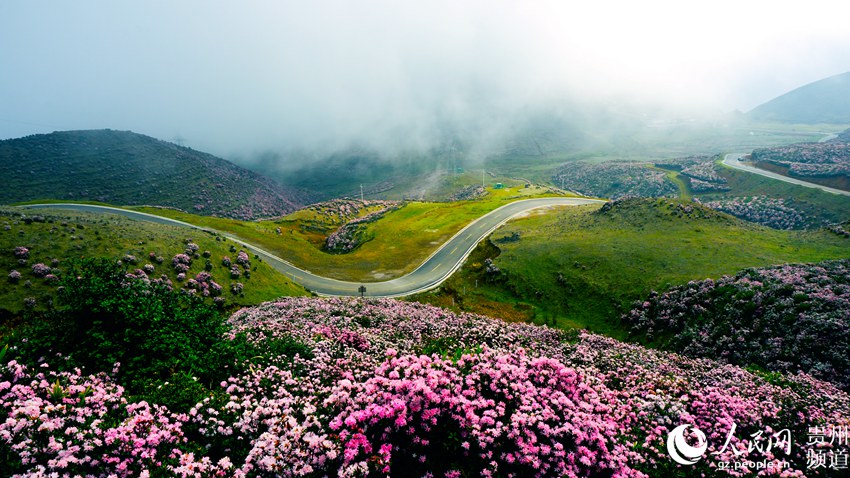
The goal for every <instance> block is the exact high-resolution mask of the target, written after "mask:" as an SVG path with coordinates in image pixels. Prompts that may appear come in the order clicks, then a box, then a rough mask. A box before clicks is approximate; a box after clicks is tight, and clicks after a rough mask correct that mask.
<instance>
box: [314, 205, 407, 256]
mask: <svg viewBox="0 0 850 478" xmlns="http://www.w3.org/2000/svg"><path fill="white" fill-rule="evenodd" d="M399 207H401V206H400V205H399V204H398V203H388V204H387V205H385V206H384V207H382V208H380V209H378V210H376V211H372V212H370V213H369V214H366V215H365V216H361V217H358V218H356V219H352V220H351V221H348V222H347V223H345V224H344V225H343V226H342V227H340V228H339V229H337V230H336V231H334V232H333V233H331V234H330V235H329V236H328V238H327V239H326V240H325V250H326V251H328V252H333V253H338V254H344V253H346V252H351V251H353V250H354V249H355V248H356V247H357V246H359V245H360V244H362V243H364V242H366V241H367V240H368V237H367V235H366V225H367V224H369V223H372V222H375V221H377V220H378V219H381V218H382V217H384V216H385V215H386V214H387V213H389V212H391V211H394V210H396V209H398V208H399Z"/></svg>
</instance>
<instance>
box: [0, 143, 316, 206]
mask: <svg viewBox="0 0 850 478" xmlns="http://www.w3.org/2000/svg"><path fill="white" fill-rule="evenodd" d="M0 175H2V177H3V178H4V180H5V183H6V187H4V188H2V189H1V190H0V203H13V202H21V201H30V200H37V199H60V200H79V201H100V202H106V203H110V204H118V205H155V206H165V207H173V208H178V209H182V210H185V211H191V212H194V213H197V214H203V215H210V216H223V217H232V218H239V219H256V218H261V217H274V216H280V215H284V214H287V213H290V212H292V211H294V210H296V209H298V208H299V207H301V206H303V205H304V204H307V203H309V202H311V200H310V198H311V195H310V194H309V193H306V192H305V191H302V190H297V189H293V188H287V187H283V186H281V185H280V184H278V183H276V182H274V181H273V180H271V179H269V178H267V177H264V176H262V175H260V174H257V173H255V172H253V171H249V170H247V169H245V168H242V167H239V166H237V165H235V164H233V163H230V162H228V161H225V160H224V159H221V158H218V157H216V156H213V155H210V154H207V153H203V152H200V151H195V150H193V149H191V148H185V147H182V146H178V145H176V144H173V143H169V142H165V141H161V140H158V139H155V138H151V137H149V136H144V135H141V134H136V133H133V132H129V131H113V130H88V131H62V132H54V133H50V134H39V135H31V136H26V137H24V138H18V139H10V140H5V141H0Z"/></svg>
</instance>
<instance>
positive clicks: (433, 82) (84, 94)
mask: <svg viewBox="0 0 850 478" xmlns="http://www.w3.org/2000/svg"><path fill="white" fill-rule="evenodd" d="M833 3H834V2H825V1H815V2H811V3H809V4H807V5H806V8H805V9H799V8H791V7H788V6H783V5H775V4H772V3H770V2H763V1H757V2H746V3H745V4H739V3H738V2H733V1H720V2H713V3H712V4H711V5H707V4H700V5H695V4H691V3H686V2H673V1H650V2H640V3H630V2H614V1H602V2H594V3H593V4H592V5H584V4H582V5H567V4H566V2H556V1H544V2H519V1H497V2H484V1H473V2H448V1H440V2H420V3H414V2H392V1H388V0H378V1H368V2H357V3H354V2H341V1H319V2H310V3H309V4H305V3H302V2H272V1H268V2H251V3H249V4H238V5H236V4H230V3H225V2H200V1H191V2H177V3H171V2H164V1H156V2H144V3H138V4H132V5H127V4H123V3H121V4H117V3H113V2H106V1H83V2H74V3H49V4H48V3H42V2H4V3H3V4H0V45H2V46H0V49H2V53H3V58H4V61H3V63H4V75H2V76H0V139H7V138H14V137H20V136H25V135H29V134H37V133H47V132H51V131H54V130H72V129H100V128H111V129H117V130H132V131H135V132H138V133H142V134H147V135H150V136H154V137H157V138H161V139H165V140H170V141H173V140H181V141H183V142H185V144H186V145H187V146H191V147H193V148H195V149H200V150H204V151H208V152H211V153H213V154H217V155H219V156H223V157H234V156H238V157H250V156H251V155H255V154H257V153H260V152H263V151H269V150H283V149H287V148H303V149H308V150H309V149H311V148H317V147H324V148H327V147H336V146H343V145H346V144H348V143H351V142H361V143H363V144H367V145H370V146H375V147H381V146H386V147H390V146H391V147H395V148H406V147H412V148H416V147H427V146H428V145H429V144H430V143H431V142H433V141H434V140H435V138H439V137H440V136H441V135H443V134H445V130H446V129H450V130H463V131H467V132H469V134H474V135H479V136H480V137H481V138H483V139H482V140H487V138H490V137H494V136H497V135H498V134H499V133H500V131H501V129H500V128H504V127H505V125H508V124H515V123H516V122H521V121H523V119H524V118H529V117H532V116H533V115H534V114H535V113H536V112H538V111H541V110H545V111H547V112H549V113H551V112H553V111H554V112H557V113H558V114H561V115H564V116H566V117H570V116H575V117H576V118H579V120H580V118H581V115H580V114H579V113H577V112H576V110H580V109H581V108H594V107H596V106H600V105H601V106H600V107H603V108H609V109H613V110H616V109H617V108H620V107H621V105H622V107H623V108H627V107H628V108H635V111H642V109H645V110H647V111H650V110H651V111H654V112H664V113H667V114H670V115H701V114H706V115H711V114H718V113H723V112H731V111H733V110H736V109H737V110H741V111H747V110H749V109H751V108H753V107H755V106H757V105H759V104H761V103H763V102H765V101H768V100H770V99H772V98H774V97H776V96H779V95H781V94H784V93H786V92H788V91H790V90H792V89H794V88H796V87H799V86H802V85H804V84H807V83H810V82H812V81H816V80H819V79H822V78H826V77H829V76H833V75H836V74H841V73H844V72H846V71H848V70H850V48H847V46H848V45H850V30H848V29H847V28H846V26H845V25H844V24H843V17H842V16H841V15H837V14H832V15H831V14H830V13H829V12H830V10H831V9H834V8H835V7H834V6H833Z"/></svg>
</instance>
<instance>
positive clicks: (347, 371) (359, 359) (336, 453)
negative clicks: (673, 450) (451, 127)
mask: <svg viewBox="0 0 850 478" xmlns="http://www.w3.org/2000/svg"><path fill="white" fill-rule="evenodd" d="M228 323H229V326H230V330H228V331H225V337H227V338H228V339H231V340H232V341H235V342H237V343H241V344H242V346H243V347H249V348H251V349H250V350H251V353H252V354H255V355H246V354H244V353H241V354H240V353H233V355H232V357H233V362H232V363H233V366H232V368H230V369H226V370H227V375H228V376H227V377H226V378H223V379H221V382H220V383H218V382H216V383H214V384H212V385H211V386H210V387H209V389H208V390H209V394H208V396H205V397H204V398H203V399H201V400H199V401H198V403H197V404H194V405H193V406H190V407H188V408H183V409H179V408H177V407H176V405H172V408H165V407H159V406H156V405H152V403H158V402H156V401H153V398H157V399H159V397H152V399H151V401H146V402H144V403H143V402H141V401H134V400H133V397H132V396H128V395H127V394H126V392H123V390H122V389H121V388H120V387H118V386H117V385H116V384H115V383H114V382H115V381H116V380H117V381H118V382H119V383H121V380H126V377H127V374H128V373H129V372H127V371H124V372H121V371H118V372H116V375H117V377H116V378H114V379H113V378H110V377H107V376H104V375H96V374H95V375H87V374H85V373H84V372H80V371H76V370H66V371H55V370H54V367H55V365H53V366H38V367H33V366H32V365H26V366H24V365H21V363H20V362H11V363H7V364H5V365H3V366H2V367H0V374H2V375H0V412H1V413H2V414H3V415H4V416H5V419H4V420H0V437H2V438H0V443H2V445H0V459H5V460H7V461H6V462H5V463H0V465H4V466H5V467H4V468H3V469H4V470H12V472H18V473H20V474H25V473H30V474H33V473H43V474H45V475H47V474H49V473H57V474H63V473H68V474H80V475H87V474H88V475H92V476H108V475H110V474H115V475H117V476H129V475H134V476H136V475H138V476H156V475H159V476H179V477H189V476H193V477H194V476H237V477H238V476H243V477H244V476H342V477H348V476H411V477H420V476H433V477H463V476H470V477H471V476H484V477H496V476H504V477H520V476H541V477H542V476H607V477H629V476H635V477H637V476H674V475H675V476H693V477H696V476H709V475H710V476H717V475H722V474H725V473H729V474H730V475H734V474H735V473H741V471H740V470H738V471H735V470H726V471H724V470H718V469H717V468H716V467H717V461H718V460H733V461H735V460H744V459H753V460H762V459H767V460H768V461H771V462H772V463H774V464H775V463H778V462H779V460H787V461H788V463H789V467H790V469H789V470H788V473H792V474H796V473H802V472H803V471H804V470H805V471H806V473H807V474H808V473H809V471H810V470H807V469H806V465H807V462H806V455H807V453H809V452H812V451H813V450H814V449H815V448H814V446H813V445H808V444H806V442H805V438H804V437H805V436H806V434H807V432H808V431H809V429H810V427H814V426H821V425H823V424H835V425H837V426H845V425H847V424H848V423H847V416H846V412H847V410H848V409H850V397H848V395H847V394H846V393H844V392H841V391H840V390H838V389H836V388H835V387H833V386H831V385H830V384H828V383H824V382H820V381H818V380H816V379H813V378H811V377H810V376H808V375H805V374H795V375H788V376H780V377H774V376H766V375H765V376H762V375H758V374H753V373H750V372H747V371H745V370H743V369H741V368H738V367H735V366H731V365H721V364H718V363H717V362H712V361H709V360H702V359H690V358H685V357H682V356H678V355H674V354H669V353H663V352H656V351H651V350H647V349H645V348H642V347H639V346H635V345H626V344H623V343H620V342H617V341H615V340H612V339H608V338H603V337H601V336H597V335H593V334H588V333H578V334H569V333H567V332H563V331H558V330H553V329H548V328H546V327H535V326H530V325H524V324H507V323H504V322H501V321H495V320H492V319H487V318H484V317H481V316H475V315H469V314H461V315H457V314H453V313H450V312H447V311H445V310H442V309H438V308H435V307H431V306H426V305H421V304H414V303H404V302H399V301H395V300H355V299H308V298H299V299H285V300H281V301H278V302H275V303H267V304H264V305H262V306H259V307H256V308H251V309H244V310H242V311H240V312H238V313H236V314H234V315H233V316H232V317H231V318H230V320H229V321H228ZM187 325H188V324H187ZM203 336H207V334H203ZM183 337H186V335H185V334H184V335H183ZM240 338H242V339H243V340H242V342H240ZM216 343H217V342H214V343H213V344H212V345H215V344H216ZM17 346H20V345H17ZM86 346H87V347H90V346H92V344H90V343H89V344H86ZM213 348H214V347H213ZM199 349H200V347H199ZM234 349H235V351H236V352H239V350H241V349H240V348H238V347H235V348H234ZM56 360H58V359H53V361H56ZM128 363H129V364H130V365H122V368H125V367H128V368H132V367H135V366H144V365H143V364H139V363H135V362H128ZM219 363H220V362H219ZM173 365H174V366H177V367H180V370H184V371H186V370H187V367H189V366H190V364H188V363H175V364H173ZM106 370H108V369H106ZM122 374H123V375H122ZM122 377H124V378H122ZM180 377H183V378H182V379H181V378H180ZM172 378H174V380H175V383H179V384H180V387H183V388H186V389H190V388H191V387H190V385H191V384H193V383H194V384H197V383H199V382H200V383H201V384H205V383H206V382H205V380H206V378H203V379H200V380H199V381H198V382H194V381H193V380H191V378H185V376H183V375H172ZM204 386H205V385H204ZM167 389H169V386H165V385H163V387H162V390H163V391H162V392H160V393H161V396H162V397H170V396H171V392H168V391H167ZM122 392H123V393H122ZM815 392H816V393H815ZM171 402H172V404H174V403H181V402H180V401H178V400H173V399H172V400H171ZM682 423H687V424H692V425H694V426H696V427H698V428H699V429H701V430H703V431H704V432H705V434H706V437H707V440H708V446H709V448H708V454H707V455H706V457H705V458H704V459H703V460H702V461H700V462H699V463H697V464H696V465H693V466H690V467H677V466H675V465H674V464H673V463H672V461H671V460H670V458H669V455H668V454H667V450H666V446H665V440H666V437H667V434H668V433H669V432H670V431H671V430H672V429H673V428H674V427H676V426H677V425H679V424H682ZM733 423H734V424H735V425H736V427H737V430H738V431H737V432H736V433H735V434H733V436H732V438H731V439H730V442H729V447H725V448H724V443H725V442H726V439H727V436H728V435H729V430H730V427H731V425H732V424H733ZM783 429H787V430H788V432H789V433H790V434H791V435H792V436H794V437H801V438H802V439H797V440H795V441H794V446H793V448H792V449H791V450H790V453H786V452H785V451H782V450H780V449H778V448H777V449H774V451H773V454H772V455H771V456H764V455H763V454H760V453H759V452H758V451H756V450H754V449H753V448H752V447H750V446H749V445H751V444H752V440H754V438H751V435H753V434H756V433H757V432H762V433H766V434H768V435H769V434H771V433H773V432H774V431H778V430H783ZM68 430H71V431H70V432H69V431H68ZM84 430H85V431H84ZM139 430H146V431H147V433H148V434H149V437H144V436H143V435H142V433H141V432H140V431H139ZM110 436H120V437H121V438H120V439H115V440H107V439H106V438H104V437H110ZM48 444H57V445H48ZM721 450H724V451H722V452H721ZM733 450H734V451H733ZM714 452H718V454H717V455H714V454H713V453H714ZM739 453H740V454H741V456H738V454H739ZM817 471H818V472H819V473H813V474H821V475H829V474H830V473H832V474H833V476H839V475H840V471H835V472H834V473H833V470H829V469H823V470H817ZM745 472H746V471H744V473H745ZM789 476H790V475H789Z"/></svg>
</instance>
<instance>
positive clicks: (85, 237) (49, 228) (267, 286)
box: [0, 207, 307, 323]
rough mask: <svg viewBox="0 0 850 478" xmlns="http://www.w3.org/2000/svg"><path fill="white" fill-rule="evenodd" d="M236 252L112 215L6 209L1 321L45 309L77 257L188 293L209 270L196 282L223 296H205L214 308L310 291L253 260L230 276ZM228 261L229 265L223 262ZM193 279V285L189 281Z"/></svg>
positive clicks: (1, 211)
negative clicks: (181, 263) (179, 260)
mask: <svg viewBox="0 0 850 478" xmlns="http://www.w3.org/2000/svg"><path fill="white" fill-rule="evenodd" d="M190 244H193V246H190ZM21 248H23V249H21ZM189 248H191V249H195V248H197V250H196V251H194V252H193V253H191V254H187V256H190V257H189V261H188V262H189V263H188V264H187V265H186V266H187V267H186V270H185V272H184V273H183V276H182V277H181V276H180V274H179V271H178V270H177V269H178V267H177V264H175V262H174V258H175V257H176V256H178V255H180V254H184V253H186V250H187V249H189ZM241 249H242V246H241V244H236V243H233V242H232V241H227V240H224V238H223V237H221V236H214V235H211V234H207V233H202V232H200V231H189V230H186V229H184V228H179V227H175V226H166V225H162V224H152V223H146V222H142V221H134V220H131V219H128V218H125V217H123V216H118V215H113V214H93V213H83V212H72V211H67V210H46V209H40V210H38V211H32V210H27V209H23V208H16V207H3V208H0V323H2V322H3V319H4V318H8V317H11V316H15V315H18V314H19V313H20V312H22V311H23V310H25V309H35V310H45V309H48V308H50V307H51V304H52V303H53V300H54V298H55V296H56V284H57V283H58V279H61V277H62V275H63V274H64V273H65V272H67V270H68V268H69V266H70V264H71V263H72V262H73V261H74V260H77V259H81V258H94V257H106V258H111V259H114V260H121V261H122V262H123V265H124V266H125V267H126V268H127V271H128V273H132V274H134V275H141V274H144V275H145V276H146V277H147V278H148V279H149V280H151V281H156V280H162V281H170V283H171V284H172V285H173V287H174V288H175V289H182V290H186V291H187V292H188V291H189V290H190V289H191V288H192V287H193V286H194V285H195V283H196V282H198V281H197V279H198V275H199V274H202V273H207V274H208V275H209V277H207V276H205V275H202V276H201V278H202V279H203V278H207V279H208V280H207V281H206V282H208V283H211V282H215V283H216V284H218V285H220V286H221V288H222V290H221V291H220V293H218V292H216V293H212V291H210V292H211V293H210V294H209V299H208V300H209V301H213V300H216V299H217V301H216V303H217V304H220V305H222V306H223V307H226V308H235V307H239V306H242V305H249V304H257V303H259V302H262V301H264V300H271V299H274V298H277V297H280V296H288V295H305V294H307V292H306V291H305V290H304V289H303V288H302V287H300V286H298V285H296V284H294V283H292V282H291V281H290V280H288V279H287V278H286V277H284V276H282V275H281V274H279V273H278V272H276V271H275V270H274V269H272V268H271V266H269V265H268V264H266V263H264V262H260V261H259V260H257V259H256V258H254V257H253V256H252V257H250V265H249V267H250V271H248V273H246V271H247V269H246V268H245V267H244V266H242V265H238V275H237V274H236V273H233V271H232V269H233V265H234V264H236V259H237V255H238V253H239V250H241ZM24 250H25V251H24ZM225 258H228V259H227V262H231V265H225V262H226V261H225ZM45 267H46V269H45ZM181 270H182V269H181ZM13 271H14V272H16V274H15V273H13ZM191 279H196V280H195V282H191V281H190V280H191ZM237 284H241V286H239V285H237ZM192 293H197V294H199V295H202V294H203V290H198V288H197V287H196V288H195V290H194V291H193V292H192ZM27 299H31V300H29V301H28V300H27Z"/></svg>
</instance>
